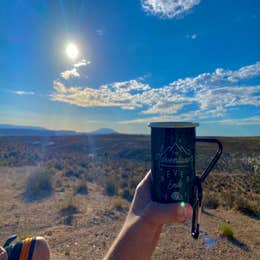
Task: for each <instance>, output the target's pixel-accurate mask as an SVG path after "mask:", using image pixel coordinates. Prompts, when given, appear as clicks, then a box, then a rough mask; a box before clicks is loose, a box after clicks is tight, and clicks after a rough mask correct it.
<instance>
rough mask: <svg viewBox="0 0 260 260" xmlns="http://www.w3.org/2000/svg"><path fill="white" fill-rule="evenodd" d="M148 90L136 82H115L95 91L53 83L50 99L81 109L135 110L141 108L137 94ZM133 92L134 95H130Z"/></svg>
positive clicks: (88, 88) (146, 86)
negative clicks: (114, 108)
mask: <svg viewBox="0 0 260 260" xmlns="http://www.w3.org/2000/svg"><path fill="white" fill-rule="evenodd" d="M148 89H150V87H149V86H148V85H147V84H144V83H141V82H137V81H136V80H130V81H124V82H115V83H112V84H107V85H102V86H100V88H98V89H95V88H91V87H85V88H79V87H65V86H64V85H63V84H62V83H61V82H59V81H54V90H55V92H54V93H53V94H52V95H51V99H52V100H55V101H62V102H66V103H70V104H73V105H77V106H81V107H121V108H122V109H135V108H138V107H142V103H141V102H140V101H139V99H138V98H133V96H136V97H138V95H139V94H138V93H139V92H143V91H146V90H148ZM132 92H135V94H132Z"/></svg>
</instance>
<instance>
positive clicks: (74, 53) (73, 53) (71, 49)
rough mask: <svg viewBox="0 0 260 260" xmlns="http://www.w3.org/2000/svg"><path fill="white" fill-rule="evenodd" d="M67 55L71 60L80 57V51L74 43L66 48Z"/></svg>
mask: <svg viewBox="0 0 260 260" xmlns="http://www.w3.org/2000/svg"><path fill="white" fill-rule="evenodd" d="M66 54H67V56H68V57H69V58H70V59H76V58H77V57H78V56H79V49H78V47H77V46H76V45H75V44H74V43H69V44H68V45H67V47H66Z"/></svg>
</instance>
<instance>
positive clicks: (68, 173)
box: [63, 169, 80, 178]
mask: <svg viewBox="0 0 260 260" xmlns="http://www.w3.org/2000/svg"><path fill="white" fill-rule="evenodd" d="M63 175H64V176H65V177H68V178H70V177H76V178H79V176H80V174H79V172H78V171H75V170H74V169H69V170H67V171H65V172H64V174H63Z"/></svg>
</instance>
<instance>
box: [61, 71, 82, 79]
mask: <svg viewBox="0 0 260 260" xmlns="http://www.w3.org/2000/svg"><path fill="white" fill-rule="evenodd" d="M60 76H61V77H62V78H64V79H66V80H68V79H70V78H78V77H80V74H79V72H78V71H77V69H76V68H73V69H71V70H65V71H63V72H61V73H60Z"/></svg>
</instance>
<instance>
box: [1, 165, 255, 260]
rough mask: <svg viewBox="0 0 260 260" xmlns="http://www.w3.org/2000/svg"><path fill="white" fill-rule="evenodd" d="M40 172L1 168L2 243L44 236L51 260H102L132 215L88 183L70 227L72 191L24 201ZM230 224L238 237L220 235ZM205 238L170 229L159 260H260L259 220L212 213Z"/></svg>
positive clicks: (206, 218)
mask: <svg viewBox="0 0 260 260" xmlns="http://www.w3.org/2000/svg"><path fill="white" fill-rule="evenodd" d="M33 171H35V167H29V166H28V167H17V168H10V167H1V168H0V199H1V208H0V244H3V243H4V241H5V239H6V238H7V237H8V236H9V235H11V234H13V233H17V234H19V236H20V237H25V236H28V235H31V236H35V235H39V236H44V237H45V238H46V239H47V240H48V243H49V245H50V248H51V259H54V260H55V259H102V257H103V256H104V254H105V253H106V251H107V250H108V248H109V246H110V245H111V243H112V241H113V239H114V238H115V236H116V235H117V233H118V232H119V230H120V228H121V225H122V223H123V221H124V218H125V214H126V212H122V211H117V210H115V209H113V208H112V205H111V204H112V203H111V200H112V199H111V197H108V196H105V195H104V194H103V190H102V188H101V187H100V186H97V185H96V184H94V183H88V188H89V193H88V195H76V196H75V201H76V202H77V205H78V212H77V213H75V214H74V215H73V218H72V219H71V223H70V224H68V223H66V221H65V219H64V216H62V215H60V213H59V209H60V208H61V205H62V203H64V200H65V199H66V198H65V197H66V192H54V193H53V194H52V195H51V196H50V197H48V198H46V199H44V200H42V201H37V202H28V201H25V200H24V199H23V193H24V191H25V183H26V179H27V177H28V176H29V175H30V174H31V173H32V172H33ZM222 223H228V224H229V225H230V226H231V227H232V228H233V230H234V238H233V239H232V240H228V239H226V238H223V237H221V236H220V235H219V225H220V224H222ZM201 229H202V232H201V236H200V238H199V239H198V240H193V239H192V238H191V235H190V223H186V224H176V225H169V226H165V228H164V230H163V233H162V234H161V238H160V242H159V244H158V246H157V248H156V251H155V253H154V255H153V259H162V260H166V259H228V258H230V259H260V223H259V220H256V219H253V218H250V217H248V216H245V215H242V214H240V213H238V212H236V211H231V210H230V211H227V210H224V209H216V210H206V211H205V212H204V214H203V216H202V221H201Z"/></svg>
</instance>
